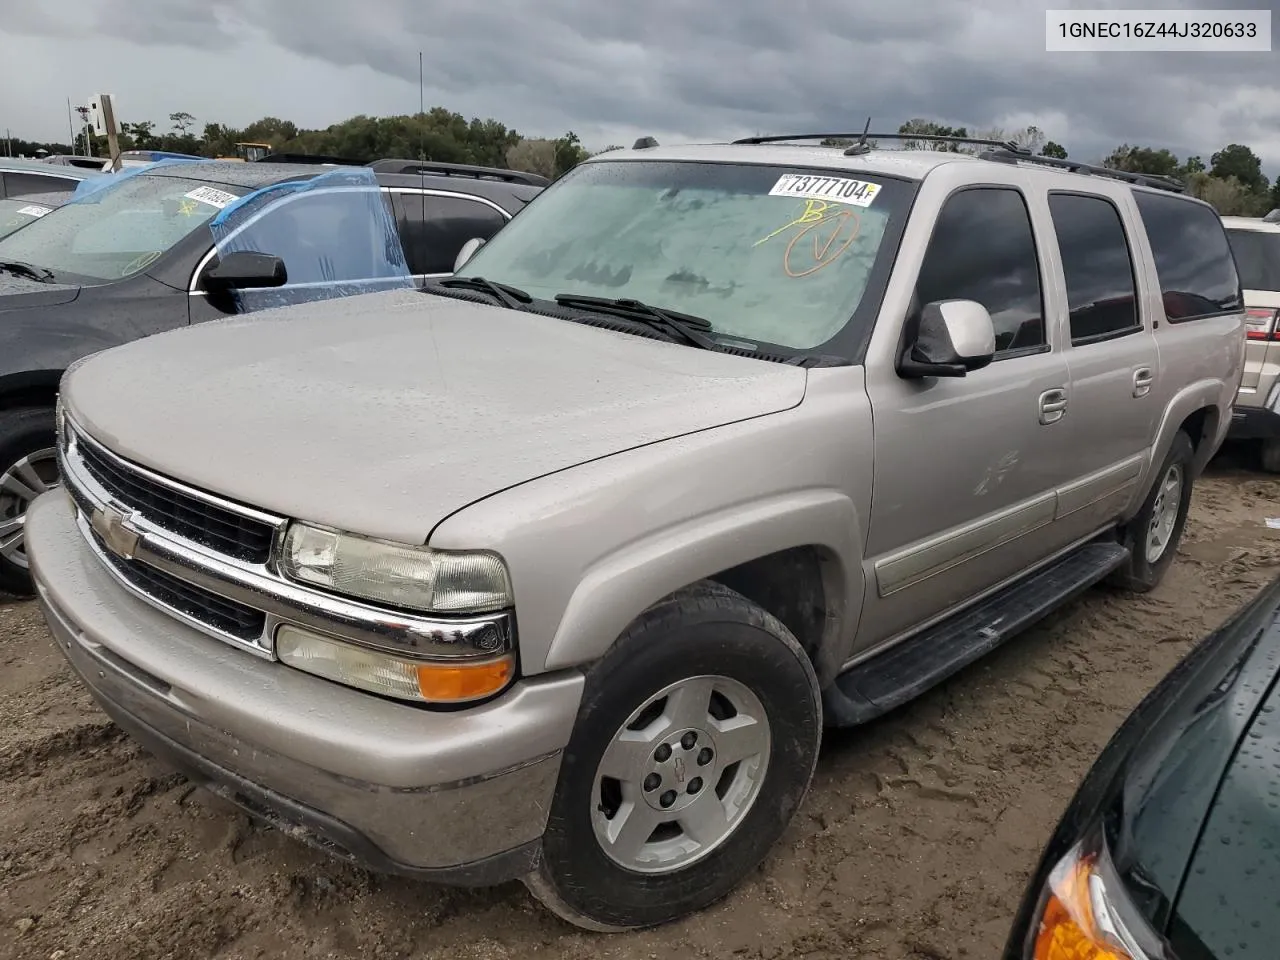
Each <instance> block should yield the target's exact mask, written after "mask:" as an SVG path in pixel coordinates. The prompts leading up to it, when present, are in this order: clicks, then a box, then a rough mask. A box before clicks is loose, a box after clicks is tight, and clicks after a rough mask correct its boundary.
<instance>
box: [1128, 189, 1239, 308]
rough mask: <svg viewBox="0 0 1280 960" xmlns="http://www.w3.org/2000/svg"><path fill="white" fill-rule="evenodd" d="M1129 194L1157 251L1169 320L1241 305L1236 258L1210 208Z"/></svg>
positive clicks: (1176, 199) (1154, 195)
mask: <svg viewBox="0 0 1280 960" xmlns="http://www.w3.org/2000/svg"><path fill="white" fill-rule="evenodd" d="M1133 195H1134V199H1136V200H1137V202H1138V210H1139V211H1140V212H1141V214H1142V223H1143V226H1144V227H1145V228H1146V231H1147V239H1148V241H1150V243H1151V252H1152V253H1153V254H1154V255H1155V260H1156V275H1157V277H1158V278H1159V280H1160V293H1161V295H1162V298H1163V300H1164V312H1165V316H1166V317H1168V318H1169V322H1170V323H1180V322H1182V321H1185V320H1198V319H1200V318H1202V317H1212V316H1216V315H1218V314H1222V313H1232V312H1234V311H1237V310H1240V309H1242V301H1241V296H1240V278H1239V276H1238V275H1237V274H1236V263H1235V258H1234V257H1233V256H1232V254H1231V247H1230V245H1229V244H1228V243H1227V233H1226V231H1225V230H1224V229H1223V227H1222V221H1221V220H1219V219H1218V215H1217V214H1216V213H1214V212H1213V208H1212V207H1207V206H1204V205H1203V204H1199V203H1193V202H1191V201H1190V200H1186V199H1183V198H1182V197H1179V196H1177V195H1176V194H1162V193H1148V192H1147V191H1145V190H1135V191H1134V192H1133Z"/></svg>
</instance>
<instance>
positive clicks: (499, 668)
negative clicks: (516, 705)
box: [417, 654, 516, 703]
mask: <svg viewBox="0 0 1280 960" xmlns="http://www.w3.org/2000/svg"><path fill="white" fill-rule="evenodd" d="M515 669H516V663H515V657H514V656H512V655H510V654H508V655H507V656H505V657H499V658H498V659H496V660H486V661H484V662H483V663H429V664H421V665H419V666H418V668H417V674H418V690H419V692H421V694H422V699H424V700H430V701H432V702H433V703H461V702H464V701H467V700H479V699H480V698H481V697H487V696H490V695H491V694H495V693H498V692H499V691H500V690H502V689H504V688H505V687H506V685H507V684H508V683H510V682H511V678H512V677H513V676H514V675H515Z"/></svg>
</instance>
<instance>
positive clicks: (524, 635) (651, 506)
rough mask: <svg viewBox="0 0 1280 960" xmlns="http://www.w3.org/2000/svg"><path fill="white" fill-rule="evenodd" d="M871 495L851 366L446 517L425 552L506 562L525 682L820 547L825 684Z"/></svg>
mask: <svg viewBox="0 0 1280 960" xmlns="http://www.w3.org/2000/svg"><path fill="white" fill-rule="evenodd" d="M823 372H824V373H825V372H827V371H823ZM811 387H812V381H811ZM871 484H872V457H871V416H870V405H869V401H868V400H867V397H866V392H865V390H864V389H863V388H862V381H861V371H860V370H857V369H854V368H843V369H842V370H833V371H831V375H830V376H829V377H827V378H825V380H824V382H823V383H822V384H820V387H819V388H818V389H811V390H810V392H809V394H808V396H807V397H806V399H805V400H804V402H803V403H801V404H800V405H799V406H798V407H795V408H793V409H791V410H787V411H782V412H779V413H774V414H769V415H767V416H763V417H757V418H755V419H752V420H747V421H740V422H738V423H734V424H729V425H726V426H722V427H716V428H713V429H710V430H706V431H703V432H700V433H696V434H691V435H686V436H683V437H678V438H674V439H671V440H664V441H662V442H660V443H655V444H650V445H648V446H645V447H640V448H636V449H632V450H628V451H624V452H620V453H617V454H614V455H612V456H608V457H604V458H601V459H599V460H594V461H591V462H589V463H584V464H579V465H578V466H575V467H572V468H570V469H568V470H564V471H561V472H559V473H556V474H552V475H549V476H545V477H541V478H538V479H536V480H531V481H529V482H527V483H523V484H519V485H517V486H515V487H511V488H509V489H507V490H505V491H502V492H500V493H497V494H494V495H493V496H490V497H487V498H485V499H483V500H480V501H478V502H475V503H472V504H470V505H469V506H466V507H463V508H462V509H461V510H459V511H458V512H456V513H454V514H453V515H451V516H449V517H447V518H445V519H444V520H442V521H441V523H440V524H439V525H438V526H437V527H436V528H435V529H434V530H433V531H432V532H431V535H430V536H429V538H428V541H427V542H428V543H429V544H430V545H431V546H432V547H437V548H440V549H449V550H475V549H484V550H492V551H494V552H496V553H498V554H500V555H501V556H502V557H503V558H504V559H505V560H506V563H507V566H508V568H509V570H510V571H511V581H512V588H513V590H514V593H515V609H516V621H517V629H518V631H519V644H520V660H521V670H522V671H523V672H524V673H526V674H536V673H541V672H543V671H547V670H559V669H563V668H567V667H573V666H578V665H580V664H584V663H588V662H590V661H592V660H595V659H597V658H598V657H600V656H601V655H602V654H604V652H605V651H607V650H608V649H609V647H610V646H611V645H612V644H613V643H614V641H615V640H616V639H617V638H618V636H619V635H620V634H621V633H622V632H623V631H624V630H625V629H626V627H627V625H628V624H629V623H630V622H631V621H632V620H633V619H635V618H636V617H637V616H638V615H639V614H640V613H642V612H643V611H644V610H645V609H647V608H648V607H650V606H652V605H653V604H654V603H656V602H657V601H659V600H660V599H662V598H663V597H664V596H666V595H668V594H670V593H672V592H674V591H676V590H678V589H679V588H681V587H683V586H686V585H688V584H690V583H693V582H696V581H698V580H701V579H705V578H708V577H710V576H712V575H714V574H718V573H721V572H723V571H726V570H729V569H731V568H734V567H737V566H739V565H741V564H745V563H748V562H750V561H753V560H758V559H760V558H761V557H765V556H769V555H771V554H774V553H776V552H777V551H781V550H787V549H789V548H795V547H812V548H814V550H815V553H816V554H817V556H818V558H819V563H818V573H819V576H820V577H821V581H822V587H823V598H822V599H823V608H824V611H825V617H826V620H825V624H824V625H823V628H822V630H821V637H820V638H813V637H810V638H808V639H809V640H810V641H811V642H810V648H811V649H812V650H813V653H814V659H815V668H816V669H817V670H818V673H819V676H820V677H822V678H824V679H829V675H830V674H832V673H833V671H834V669H835V667H836V666H838V665H839V664H840V663H842V662H843V661H844V659H846V658H847V656H848V653H849V649H850V648H851V646H852V643H853V639H854V635H855V632H856V630H857V620H858V617H859V615H860V614H861V610H862V599H863V593H864V589H865V585H864V582H863V575H864V574H863V565H862V551H863V547H864V545H865V538H866V526H865V518H866V517H867V516H868V512H869V510H870V506H871ZM792 569H793V570H794V568H792ZM815 639H816V640H817V642H816V643H814V642H812V641H814V640H815ZM814 648H816V649H814ZM828 664H831V665H833V666H832V667H831V669H830V670H827V669H825V668H826V666H827V665H828ZM824 674H825V675H827V676H824Z"/></svg>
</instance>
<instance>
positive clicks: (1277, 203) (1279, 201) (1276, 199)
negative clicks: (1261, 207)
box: [1267, 175, 1280, 212]
mask: <svg viewBox="0 0 1280 960" xmlns="http://www.w3.org/2000/svg"><path fill="white" fill-rule="evenodd" d="M1267 202H1268V203H1270V204H1271V209H1272V210H1275V209H1277V208H1280V175H1277V176H1276V182H1275V183H1274V184H1272V186H1271V198H1270V200H1268V201H1267ZM1268 212H1269V211H1268Z"/></svg>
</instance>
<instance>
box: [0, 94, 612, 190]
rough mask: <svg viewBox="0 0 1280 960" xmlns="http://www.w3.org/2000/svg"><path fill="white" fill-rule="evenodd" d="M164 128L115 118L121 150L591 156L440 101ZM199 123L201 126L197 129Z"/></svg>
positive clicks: (574, 140) (88, 135)
mask: <svg viewBox="0 0 1280 960" xmlns="http://www.w3.org/2000/svg"><path fill="white" fill-rule="evenodd" d="M169 124H170V126H169V128H168V129H167V130H162V129H159V128H158V125H157V124H156V123H154V122H153V121H150V120H140V121H133V122H126V121H124V120H121V122H120V136H119V143H120V149H121V150H165V151H169V152H173V153H186V154H192V155H194V156H200V157H234V156H236V144H237V143H265V144H270V146H271V151H272V152H274V153H294V154H306V155H309V156H328V157H342V158H344V159H348V160H355V161H358V162H361V163H367V162H369V161H371V160H377V159H379V158H381V157H402V158H405V159H410V160H429V161H434V162H437V163H472V164H479V165H482V166H487V167H501V168H506V169H513V170H524V171H527V172H530V173H539V174H542V175H543V176H547V177H556V176H559V175H560V174H562V173H564V172H566V171H567V170H570V169H572V168H573V167H574V166H576V165H577V164H579V163H581V162H582V161H583V160H585V159H586V158H587V156H589V154H588V153H587V151H586V150H585V149H584V148H583V146H582V143H581V141H579V139H578V137H577V135H576V134H574V133H573V132H572V131H570V132H569V133H566V134H565V135H564V136H562V137H557V138H554V139H551V138H538V137H525V136H522V135H521V134H520V133H518V132H517V131H516V130H513V129H511V128H509V127H507V126H506V125H505V124H503V123H501V122H499V121H497V120H481V119H479V118H473V119H471V120H468V119H467V118H466V117H464V116H463V115H462V114H460V113H454V112H452V111H450V110H447V109H446V108H444V107H433V108H432V109H430V110H428V111H427V112H425V113H418V114H411V115H401V116H391V117H370V116H363V115H361V116H356V117H351V118H350V119H348V120H344V121H342V122H341V123H335V124H332V125H330V126H328V127H326V128H325V129H323V130H307V129H303V128H301V127H299V126H298V125H297V124H295V123H293V121H291V120H281V119H279V118H278V117H263V118H262V119H261V120H256V121H254V122H253V123H251V124H249V125H248V126H246V127H242V128H236V127H231V126H227V125H226V124H222V123H205V124H204V125H203V126H202V127H201V126H200V125H199V124H198V121H197V119H196V117H195V116H193V115H192V114H190V113H188V112H186V111H181V110H180V111H177V112H175V113H171V114H169ZM197 130H199V132H197ZM86 143H87V144H88V145H89V148H90V149H91V150H92V153H93V154H94V155H95V156H101V157H105V156H106V155H107V144H106V138H105V137H98V136H95V135H94V134H93V133H92V132H91V130H90V129H89V128H88V127H85V128H84V129H83V130H81V131H79V132H78V133H77V135H76V144H75V150H74V152H76V153H81V154H83V153H85V152H86ZM9 149H10V152H12V153H13V154H14V155H18V154H25V155H27V156H31V155H33V154H35V152H36V151H37V150H40V149H44V150H47V151H49V152H50V153H58V154H62V153H72V152H73V150H72V147H71V145H70V144H66V143H36V142H33V141H28V140H13V141H11V143H10V147H9Z"/></svg>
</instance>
